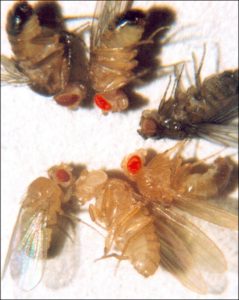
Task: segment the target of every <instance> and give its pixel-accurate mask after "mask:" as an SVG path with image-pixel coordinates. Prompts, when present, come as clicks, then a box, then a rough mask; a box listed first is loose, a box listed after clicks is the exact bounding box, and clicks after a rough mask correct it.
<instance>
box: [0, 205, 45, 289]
mask: <svg viewBox="0 0 239 300" xmlns="http://www.w3.org/2000/svg"><path fill="white" fill-rule="evenodd" d="M46 233H47V232H46V228H45V217H44V214H43V213H42V212H40V213H37V214H34V215H29V214H26V213H25V211H24V209H22V210H21V211H20V213H19V216H18V219H17V222H16V225H15V227H14V231H13V234H12V238H11V242H10V245H9V249H8V253H7V257H6V261H5V265H4V269H3V276H4V274H5V272H6V269H7V267H8V265H9V266H10V272H11V276H12V278H13V279H14V280H15V281H16V282H17V284H18V286H19V287H20V288H21V289H23V290H26V291H27V290H31V289H33V288H34V287H35V286H36V285H37V284H38V283H39V282H40V280H41V278H42V275H43V271H44V266H45V262H46V257H47V248H48V243H47V238H48V237H47V236H46Z"/></svg>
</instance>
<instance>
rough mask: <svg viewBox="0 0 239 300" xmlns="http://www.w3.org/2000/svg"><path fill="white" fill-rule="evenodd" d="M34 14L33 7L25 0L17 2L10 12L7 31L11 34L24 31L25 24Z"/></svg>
mask: <svg viewBox="0 0 239 300" xmlns="http://www.w3.org/2000/svg"><path fill="white" fill-rule="evenodd" d="M32 15H33V9H32V7H31V6H30V5H29V4H28V3H27V1H23V2H20V3H16V5H15V6H14V7H13V9H12V10H11V11H10V13H9V14H8V22H7V32H8V34H10V35H18V34H20V33H21V32H22V30H23V26H24V24H26V23H27V21H28V20H29V19H30V18H31V16H32Z"/></svg>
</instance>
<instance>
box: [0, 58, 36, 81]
mask: <svg viewBox="0 0 239 300" xmlns="http://www.w3.org/2000/svg"><path fill="white" fill-rule="evenodd" d="M29 83H30V81H29V78H28V77H26V76H25V75H24V74H23V73H21V72H20V71H19V70H18V69H17V68H16V64H15V61H14V60H13V59H10V58H8V57H6V56H4V55H1V85H4V84H12V85H25V84H29Z"/></svg>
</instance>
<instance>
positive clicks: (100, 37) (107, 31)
mask: <svg viewBox="0 0 239 300" xmlns="http://www.w3.org/2000/svg"><path fill="white" fill-rule="evenodd" d="M131 3H132V2H131V1H97V4H96V9H95V14H94V16H95V18H94V19H93V23H92V27H91V46H90V78H91V83H92V87H93V89H94V91H95V96H94V102H95V104H96V105H97V106H98V107H99V108H100V109H101V110H102V111H103V112H104V113H107V112H109V111H112V112H119V111H123V110H125V109H127V107H128V105H129V100H128V97H127V95H126V94H125V92H124V91H123V90H122V88H123V87H124V86H126V85H127V84H128V83H129V82H131V81H133V80H134V79H136V78H138V77H140V76H141V74H143V73H142V72H139V73H138V74H135V72H134V69H135V67H136V66H137V65H138V60H137V59H136V56H137V54H138V47H139V46H140V45H143V44H147V43H150V42H152V37H153V36H154V35H155V33H157V32H158V31H159V30H161V29H162V28H159V29H156V31H155V32H154V33H153V34H151V35H150V36H149V37H147V38H144V37H143V34H144V31H145V26H146V23H147V20H146V19H147V15H146V14H145V13H143V12H142V11H140V10H137V9H128V8H129V5H130V4H131Z"/></svg>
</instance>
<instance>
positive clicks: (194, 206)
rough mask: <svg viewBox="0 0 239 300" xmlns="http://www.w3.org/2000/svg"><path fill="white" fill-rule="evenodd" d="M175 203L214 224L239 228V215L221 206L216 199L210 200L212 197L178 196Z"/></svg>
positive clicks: (233, 228) (178, 206) (234, 228)
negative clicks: (206, 198)
mask: <svg viewBox="0 0 239 300" xmlns="http://www.w3.org/2000/svg"><path fill="white" fill-rule="evenodd" d="M174 205H175V206H176V207H177V208H179V209H181V210H182V211H185V212H187V213H189V214H191V215H193V216H196V217H198V218H201V219H204V220H206V221H208V222H211V223H213V224H216V225H219V226H222V227H226V228H229V229H232V230H238V216H237V215H235V214H233V213H231V212H229V211H226V210H225V209H223V208H220V207H219V206H218V205H216V202H215V201H214V203H212V202H210V199H208V200H205V199H200V198H193V197H192V198H186V197H177V199H176V201H175V202H174Z"/></svg>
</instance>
